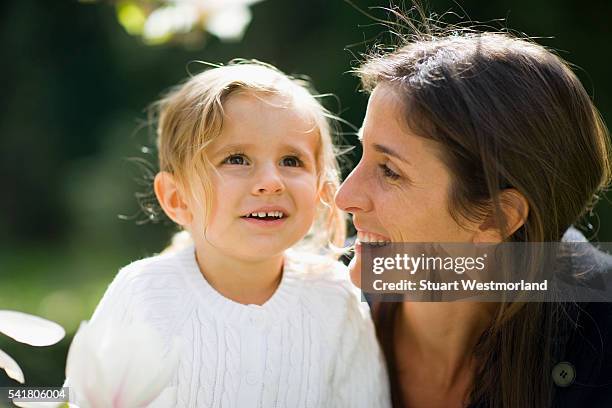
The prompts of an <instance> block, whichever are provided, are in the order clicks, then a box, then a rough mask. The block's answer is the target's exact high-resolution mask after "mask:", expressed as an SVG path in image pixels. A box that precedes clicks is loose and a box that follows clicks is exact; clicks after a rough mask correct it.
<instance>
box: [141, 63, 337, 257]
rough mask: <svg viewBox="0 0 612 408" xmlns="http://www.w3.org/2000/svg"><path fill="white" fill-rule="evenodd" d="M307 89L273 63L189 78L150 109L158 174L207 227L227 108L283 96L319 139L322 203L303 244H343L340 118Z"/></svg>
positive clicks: (225, 68) (304, 83) (245, 65)
mask: <svg viewBox="0 0 612 408" xmlns="http://www.w3.org/2000/svg"><path fill="white" fill-rule="evenodd" d="M309 89H310V88H309V84H308V82H307V81H305V80H303V79H295V78H292V77H289V76H287V75H286V74H284V73H283V72H281V71H280V70H278V69H277V68H275V67H273V66H272V65H269V64H265V63H262V62H259V61H254V60H249V61H246V60H234V61H231V62H230V63H229V64H228V65H224V66H217V67H214V68H211V69H208V70H206V71H204V72H202V73H200V74H197V75H195V76H193V77H191V78H188V80H187V81H186V82H184V83H182V84H180V85H178V86H177V87H175V88H173V89H171V90H170V92H168V93H167V94H166V95H165V96H164V97H163V98H162V99H160V100H159V101H157V102H155V103H154V104H153V105H152V109H151V111H150V112H151V113H152V114H153V115H155V117H154V119H156V120H157V149H158V154H159V170H160V171H165V172H168V173H171V174H172V175H173V177H174V178H175V180H176V182H177V184H178V185H179V188H180V189H181V190H182V192H183V193H184V194H185V197H186V199H188V200H191V201H192V202H196V203H198V204H200V205H201V207H202V208H204V210H205V212H206V213H205V220H206V223H208V217H209V215H210V211H208V209H210V208H211V205H212V198H213V194H214V191H213V190H212V184H211V182H210V177H209V175H210V172H211V171H215V169H214V166H213V165H212V163H210V161H209V160H208V158H207V155H206V147H207V146H208V145H209V144H210V143H211V142H212V141H213V140H214V139H215V138H216V137H218V136H219V135H220V133H221V130H222V127H223V119H224V115H223V104H224V103H225V102H226V101H227V99H228V98H229V97H230V96H231V95H235V94H238V93H251V94H254V95H256V96H269V95H279V96H282V97H283V99H285V100H287V101H288V102H287V104H286V105H284V106H283V107H286V108H292V107H295V106H299V109H301V110H305V111H307V112H308V113H309V114H310V116H311V117H312V120H313V122H314V124H313V128H315V129H316V130H317V131H318V134H319V138H320V139H319V145H318V149H317V152H316V162H317V163H316V170H317V179H318V191H319V194H320V204H319V208H318V209H317V217H316V219H315V222H314V224H313V227H312V228H311V231H310V232H309V234H308V236H307V240H306V241H305V242H308V243H310V244H312V245H319V248H325V247H326V246H327V245H328V244H329V245H331V247H332V248H333V247H334V246H342V245H343V244H344V239H345V235H346V225H345V222H344V218H343V216H342V213H341V212H340V210H339V209H338V208H337V207H336V206H335V205H334V200H333V198H334V194H335V193H336V191H337V189H338V186H339V184H340V171H339V168H338V163H337V161H336V152H335V149H334V144H333V141H332V124H333V123H335V122H334V119H336V118H335V116H334V115H332V114H330V112H328V111H327V110H326V109H325V108H324V107H323V106H322V105H321V104H320V103H319V102H318V101H317V99H316V97H315V96H314V95H313V94H311V93H310V91H309ZM175 238H176V237H175ZM177 242H180V239H179V240H178V241H177V239H175V240H174V242H173V245H172V246H173V247H174V246H175V243H177Z"/></svg>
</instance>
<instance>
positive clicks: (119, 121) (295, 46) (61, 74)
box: [0, 0, 612, 386]
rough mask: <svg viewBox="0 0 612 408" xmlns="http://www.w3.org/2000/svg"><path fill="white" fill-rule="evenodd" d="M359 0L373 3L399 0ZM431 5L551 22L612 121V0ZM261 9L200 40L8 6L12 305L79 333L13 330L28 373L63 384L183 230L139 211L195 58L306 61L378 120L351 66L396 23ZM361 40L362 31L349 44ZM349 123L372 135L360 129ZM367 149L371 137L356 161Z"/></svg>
mask: <svg viewBox="0 0 612 408" xmlns="http://www.w3.org/2000/svg"><path fill="white" fill-rule="evenodd" d="M354 3H356V4H357V5H358V6H359V7H360V8H362V9H363V10H368V7H369V6H373V5H383V6H384V5H386V4H388V2H384V1H383V2H375V1H359V0H355V1H354ZM430 7H431V9H432V10H434V11H436V12H438V13H443V12H445V11H447V10H450V9H452V10H454V11H456V12H458V13H464V14H465V13H467V14H468V15H469V17H471V18H472V19H473V20H477V21H491V20H493V19H497V18H507V22H506V23H503V24H502V25H501V26H508V27H510V28H512V29H514V30H517V31H520V32H526V33H528V34H529V35H531V36H535V37H543V38H542V39H541V40H539V42H540V43H542V44H544V45H547V46H549V47H552V48H555V49H557V50H560V53H561V55H562V56H563V57H564V58H566V59H567V60H569V61H570V62H572V63H574V64H576V65H577V66H578V67H579V68H578V71H577V72H578V75H579V76H580V78H581V79H582V81H583V83H584V84H585V86H586V88H587V89H588V90H589V92H590V93H591V94H592V95H593V96H594V99H595V102H596V104H597V106H598V107H599V109H600V110H601V112H602V114H603V116H604V119H606V121H607V123H611V121H612V77H610V75H609V74H608V69H609V68H608V67H609V65H610V63H611V62H612V61H611V59H612V57H611V56H610V54H609V53H608V52H607V51H608V50H609V44H610V41H611V40H612V26H611V25H610V24H609V16H610V15H611V14H612V3H610V2H609V1H607V0H596V1H593V2H588V3H586V2H578V1H573V0H537V1H533V0H530V1H527V0H505V1H489V0H470V1H461V2H459V3H457V2H452V1H450V0H435V1H434V0H432V1H431V2H430ZM462 9H463V10H464V11H462ZM251 11H252V14H253V20H252V22H251V23H250V25H249V27H248V28H247V31H246V33H245V36H244V39H243V40H242V41H241V42H239V43H223V42H221V41H219V40H218V39H216V38H215V37H210V38H209V39H208V41H207V42H206V43H205V44H201V45H200V46H198V47H194V46H192V47H190V48H185V47H183V46H182V45H181V44H177V43H168V44H165V45H160V46H148V45H145V44H144V43H143V42H142V40H141V39H140V38H139V37H134V36H131V35H129V34H128V33H126V32H125V30H124V29H123V28H122V27H121V25H120V24H119V22H118V21H117V17H116V11H115V8H114V7H113V6H111V5H108V4H105V3H96V4H80V3H78V2H76V1H68V0H55V1H44V0H38V1H37V0H21V1H16V0H14V1H8V2H2V4H1V5H0V38H1V39H2V44H3V45H4V47H3V58H2V63H1V64H0V70H1V72H0V78H2V84H3V86H2V98H1V101H2V109H1V110H0V174H2V175H3V177H2V181H3V183H2V185H3V188H2V199H0V214H2V215H1V216H0V232H1V233H0V243H1V244H2V245H1V246H0V282H1V284H0V308H3V309H15V310H20V311H24V312H29V313H34V314H39V315H41V316H43V317H45V318H49V319H52V320H55V321H57V322H58V323H60V324H62V325H63V326H64V327H65V328H66V330H67V332H68V333H69V335H68V337H67V339H65V340H64V341H63V342H61V343H60V344H58V345H55V346H52V347H46V348H34V347H29V346H26V345H23V344H18V343H16V342H13V341H11V340H10V339H8V338H6V337H2V336H0V348H2V349H3V350H6V351H7V352H8V353H9V354H11V355H12V356H13V357H14V358H15V359H16V360H17V361H18V362H19V363H20V364H21V365H22V368H23V370H24V373H25V376H26V381H27V383H28V384H30V385H59V384H61V382H62V381H63V375H64V374H63V371H64V362H65V357H66V351H67V347H68V344H69V340H70V337H71V335H72V333H73V332H74V331H75V330H76V328H77V327H78V324H79V321H81V320H84V319H88V318H89V316H90V315H91V312H92V311H93V308H94V307H95V305H96V304H97V302H98V300H99V299H100V296H101V295H102V293H103V292H104V290H105V288H106V286H107V285H108V283H109V282H110V281H111V279H112V277H113V276H114V274H115V273H116V272H117V270H118V269H119V268H120V267H121V266H123V265H125V264H127V263H129V262H131V261H133V260H135V259H138V258H141V257H145V256H148V255H151V254H153V253H155V252H157V251H159V250H161V249H162V248H163V246H164V245H165V243H166V242H167V241H168V239H169V237H170V236H171V233H172V232H173V231H174V227H173V226H172V225H170V224H168V223H159V224H151V223H147V224H144V225H138V223H137V222H136V220H138V219H142V214H141V213H139V210H138V206H137V203H136V200H135V198H134V193H136V192H138V191H142V189H143V187H142V186H141V185H139V184H138V182H137V181H138V179H139V178H140V177H142V174H143V173H142V171H141V169H139V167H138V166H137V165H136V164H135V163H134V162H133V161H130V160H129V158H130V157H142V158H146V159H147V160H149V161H150V162H152V163H154V162H155V159H154V157H152V155H151V153H150V152H149V153H147V152H143V151H142V147H143V146H149V147H150V146H151V145H152V140H151V133H150V132H149V131H148V130H147V127H146V126H143V123H144V122H145V121H146V114H145V112H144V109H145V108H146V106H147V105H148V104H149V103H151V102H152V101H154V100H155V99H156V98H158V97H159V95H160V94H161V93H162V92H163V91H164V90H165V89H167V88H168V87H170V86H172V85H174V84H176V83H177V82H179V81H180V80H182V79H183V78H184V77H185V76H186V75H187V74H188V72H197V71H198V70H200V69H202V66H200V65H198V64H194V63H190V61H195V60H202V61H208V62H213V63H218V62H226V61H228V60H230V59H232V58H236V57H242V58H257V59H260V60H263V61H266V62H270V63H272V64H275V65H277V66H278V67H279V68H281V69H282V70H284V71H285V72H288V73H291V74H306V75H308V76H310V77H311V78H312V80H313V82H314V84H315V87H316V88H317V90H318V91H319V92H322V93H327V92H331V93H333V94H335V95H336V96H337V97H338V98H337V99H336V98H327V99H326V100H325V103H326V104H327V106H328V107H329V108H330V109H331V110H332V111H334V112H336V113H340V114H341V116H342V117H343V118H344V119H345V120H347V121H349V122H350V123H353V124H354V125H357V126H358V125H359V124H360V122H361V120H362V119H363V114H364V111H365V104H366V102H367V98H366V97H365V96H364V95H363V94H360V93H358V92H357V90H358V81H357V80H356V78H354V77H353V76H352V75H351V74H349V73H347V71H348V70H349V69H350V68H351V66H354V65H355V64H356V63H357V56H358V55H359V53H361V52H363V51H365V50H366V49H367V44H369V45H372V44H373V43H372V41H374V40H375V39H376V38H379V37H380V36H379V34H380V33H381V32H382V31H383V28H382V27H381V26H380V25H377V24H374V22H373V21H372V20H371V19H369V18H368V17H366V16H364V15H363V14H362V13H360V12H359V11H358V10H356V9H355V8H354V7H352V6H351V5H349V4H348V3H347V2H344V1H341V0H309V1H298V0H265V1H262V2H261V3H257V4H255V5H253V6H252V9H251ZM370 11H371V12H372V13H374V14H375V15H376V16H377V17H382V18H384V17H385V13H384V12H382V11H381V10H377V9H374V10H370ZM550 37H553V38H550ZM351 44H357V45H354V46H351V47H348V49H347V46H349V45H351ZM344 131H346V132H351V129H350V128H349V127H345V129H344ZM345 138H346V142H347V143H351V144H354V143H355V142H356V138H355V137H354V136H352V135H348V136H346V137H345ZM359 154H360V152H359V149H355V151H354V155H353V156H352V161H353V162H356V161H357V160H358V157H359ZM348 170H349V169H348V168H346V169H345V171H348ZM597 214H598V215H597V216H595V217H592V218H590V219H588V220H586V221H585V225H586V224H588V223H592V224H593V225H594V228H595V229H599V233H598V238H599V240H601V241H610V240H612V211H611V210H610V203H609V202H608V201H602V202H601V203H600V205H599V207H598V209H597ZM119 215H127V216H128V217H127V219H121V218H120V217H119ZM130 216H135V217H133V218H130ZM9 384H10V385H15V383H14V382H12V381H10V380H8V379H7V378H6V376H4V375H2V374H0V386H1V385H9Z"/></svg>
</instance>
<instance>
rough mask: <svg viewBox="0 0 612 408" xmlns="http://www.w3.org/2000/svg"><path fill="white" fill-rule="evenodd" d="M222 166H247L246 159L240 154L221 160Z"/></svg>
mask: <svg viewBox="0 0 612 408" xmlns="http://www.w3.org/2000/svg"><path fill="white" fill-rule="evenodd" d="M223 164H231V165H235V166H244V165H247V164H249V163H248V161H247V159H246V157H244V156H243V155H241V154H232V155H230V156H227V157H226V158H225V159H224V160H223Z"/></svg>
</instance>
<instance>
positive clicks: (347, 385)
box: [330, 295, 391, 408]
mask: <svg viewBox="0 0 612 408" xmlns="http://www.w3.org/2000/svg"><path fill="white" fill-rule="evenodd" d="M341 330H342V332H341V339H340V348H339V351H338V354H337V359H336V363H335V367H334V376H333V398H334V401H332V404H330V406H333V407H347V408H349V407H350V408H356V407H363V408H371V407H379V408H387V407H390V406H391V403H390V394H389V384H388V379H387V372H386V368H385V365H384V360H383V357H382V352H381V350H380V347H379V345H378V341H377V340H376V334H375V332H374V326H373V323H372V319H371V317H370V311H369V307H368V305H367V303H365V302H360V301H359V298H358V295H355V296H351V298H350V300H349V303H348V305H347V314H346V320H345V322H344V327H342V329H341Z"/></svg>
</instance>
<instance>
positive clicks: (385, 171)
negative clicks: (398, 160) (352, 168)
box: [378, 164, 400, 180]
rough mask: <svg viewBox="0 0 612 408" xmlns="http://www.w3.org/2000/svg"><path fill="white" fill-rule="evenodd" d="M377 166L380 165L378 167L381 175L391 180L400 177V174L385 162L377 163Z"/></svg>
mask: <svg viewBox="0 0 612 408" xmlns="http://www.w3.org/2000/svg"><path fill="white" fill-rule="evenodd" d="M378 167H380V169H381V170H382V173H383V176H385V177H387V178H389V179H391V180H397V179H398V178H400V175H399V174H397V173H396V172H394V171H393V170H391V169H390V168H389V166H387V165H386V164H379V165H378Z"/></svg>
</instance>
